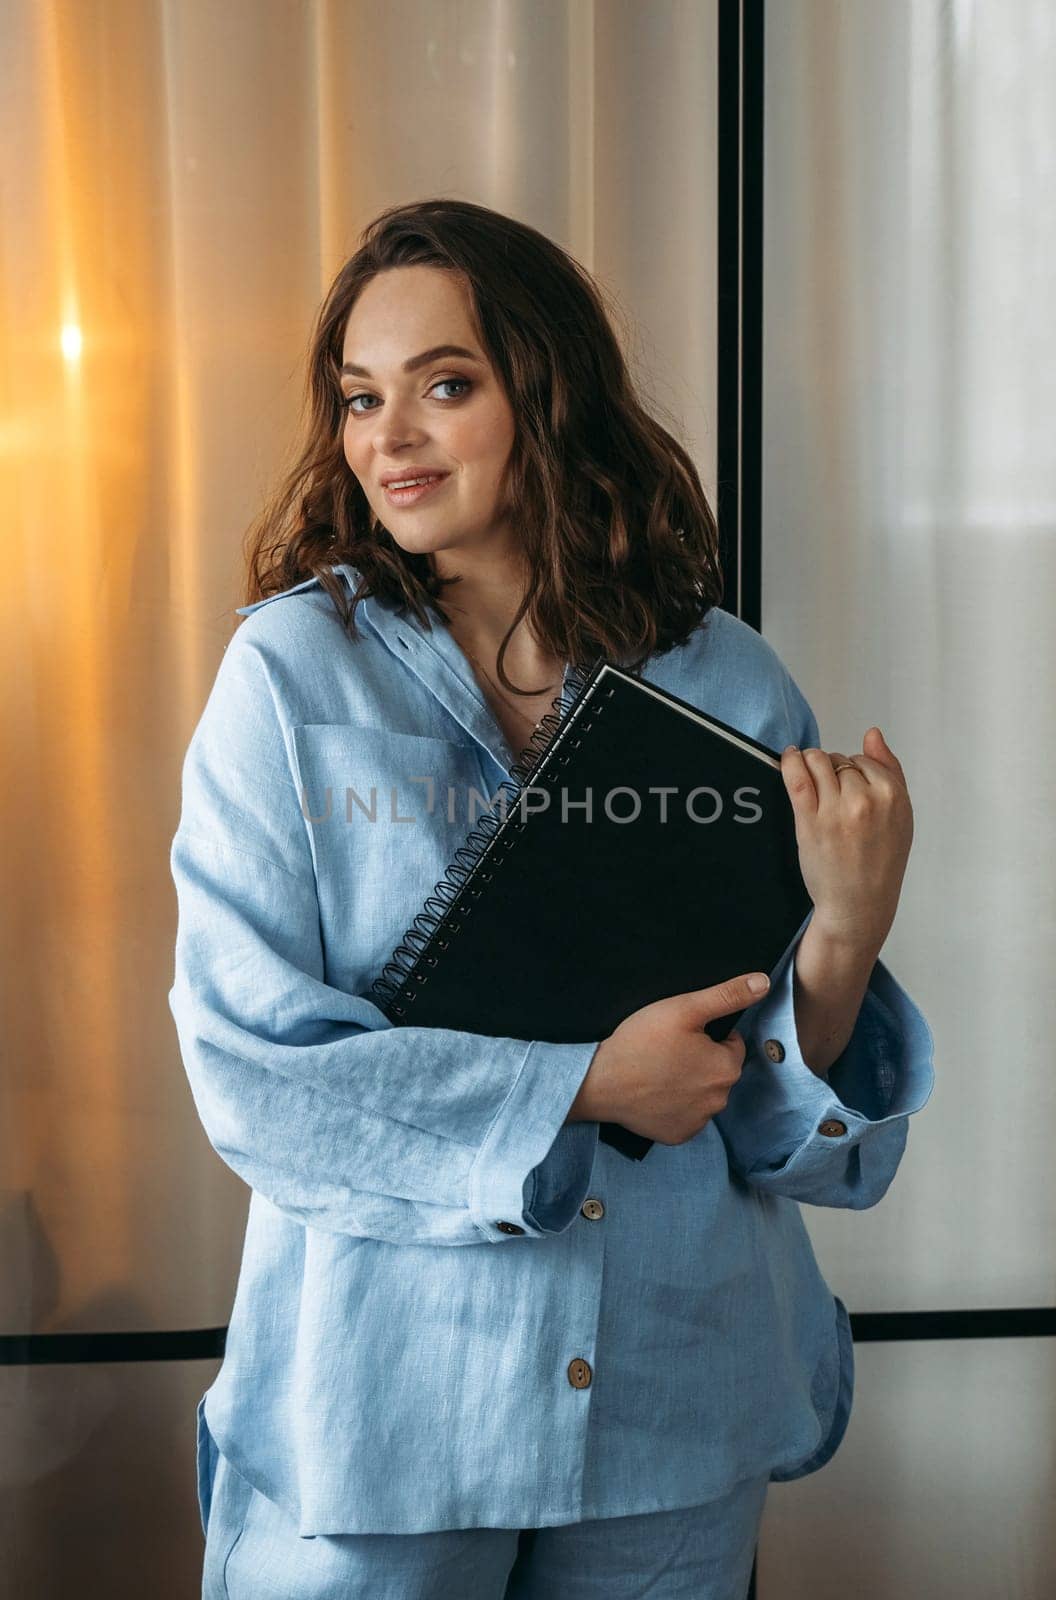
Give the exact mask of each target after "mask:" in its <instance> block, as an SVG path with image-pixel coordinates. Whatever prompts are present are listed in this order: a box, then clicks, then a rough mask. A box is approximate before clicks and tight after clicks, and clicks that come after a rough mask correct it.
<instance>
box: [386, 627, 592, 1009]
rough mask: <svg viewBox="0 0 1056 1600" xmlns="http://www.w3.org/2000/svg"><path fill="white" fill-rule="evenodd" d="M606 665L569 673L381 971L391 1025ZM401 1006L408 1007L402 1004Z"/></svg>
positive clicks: (475, 893) (508, 844)
mask: <svg viewBox="0 0 1056 1600" xmlns="http://www.w3.org/2000/svg"><path fill="white" fill-rule="evenodd" d="M605 661H606V658H605V657H604V656H603V655H602V656H598V657H597V658H596V660H595V661H594V662H593V663H592V664H591V665H590V666H589V667H573V668H572V670H571V671H570V672H569V675H568V682H567V683H564V684H562V686H561V689H560V692H559V693H558V694H557V695H556V696H555V697H554V699H553V700H552V701H551V702H550V710H549V711H548V712H547V713H546V714H545V715H544V716H543V717H542V718H541V719H540V721H539V723H538V725H537V727H536V728H535V729H534V731H533V733H532V736H531V738H530V739H529V741H528V743H527V744H526V745H525V747H524V749H523V750H522V751H521V753H520V755H519V756H518V758H517V760H516V761H515V762H514V764H513V766H511V768H510V773H509V777H507V778H504V779H503V780H502V783H501V784H500V785H499V788H498V791H497V793H496V797H495V799H494V800H493V801H492V804H491V806H490V807H489V809H488V810H487V811H485V812H484V813H483V814H482V815H481V817H480V818H479V820H478V821H477V823H476V825H475V827H474V828H473V830H472V832H471V833H470V834H468V835H467V837H466V838H465V840H464V841H463V842H462V844H460V845H459V847H458V849H457V850H456V851H455V853H454V856H453V857H452V859H451V861H450V862H449V863H448V865H447V867H446V868H445V869H444V874H443V876H442V877H441V878H439V879H438V880H437V882H436V883H435V884H434V885H433V888H432V890H431V891H430V893H429V894H428V895H426V897H425V902H424V904H423V906H422V909H421V910H420V911H419V912H418V915H417V916H416V917H415V919H414V921H413V922H412V923H411V925H410V927H409V928H408V929H407V930H406V932H405V933H404V935H403V937H402V939H401V940H400V942H399V944H398V945H397V946H396V948H395V950H394V951H393V952H392V955H391V957H390V958H389V960H388V961H387V962H386V963H385V965H384V967H383V968H382V969H381V973H380V975H379V976H378V977H377V978H375V980H374V982H373V983H372V984H371V988H370V998H371V999H372V1000H373V1001H374V1003H375V1004H376V1005H378V1006H379V1007H380V1008H381V1010H382V1011H384V1012H385V1014H386V1016H387V1017H388V1018H389V1020H390V1021H393V1020H395V1018H397V1017H402V1016H405V1015H406V1012H407V1008H408V1006H410V1005H412V1004H413V1002H414V999H415V996H416V994H417V993H419V992H420V991H419V990H418V989H417V988H412V987H411V985H412V983H414V984H423V983H426V982H427V981H428V973H426V972H424V971H423V970H422V968H423V967H434V966H435V965H436V962H437V957H436V955H435V954H431V953H430V947H433V948H435V949H439V950H446V949H447V946H448V939H446V938H444V939H441V938H439V937H438V934H439V931H440V930H441V929H443V930H444V932H445V933H447V934H451V933H457V932H458V930H459V928H460V927H461V923H459V922H454V921H452V920H451V914H450V913H451V907H452V906H453V905H454V903H455V900H456V899H457V898H458V897H459V896H460V895H461V894H462V891H463V889H464V887H465V885H466V882H467V880H468V879H469V877H470V876H471V875H472V874H473V873H474V872H476V871H477V870H478V869H479V876H480V878H481V880H482V881H484V882H488V881H490V879H491V876H492V872H493V871H494V868H492V869H490V870H489V871H487V872H485V871H484V870H483V868H482V867H481V866H480V863H481V861H482V860H483V858H484V855H485V853H486V851H487V849H488V846H489V845H490V844H491V842H492V840H493V838H494V836H495V834H496V833H497V831H498V829H499V828H500V827H501V826H502V824H503V822H504V821H505V820H506V818H507V816H508V815H509V812H510V809H511V808H512V806H513V805H514V804H516V802H517V799H518V797H519V796H520V794H521V792H522V790H523V789H524V788H525V787H526V786H527V785H528V783H529V780H530V779H531V776H532V774H533V772H534V771H535V769H536V767H537V766H538V765H539V762H540V761H541V760H542V757H543V756H544V754H545V753H546V751H547V749H548V748H549V745H550V741H551V738H552V736H553V735H554V734H555V733H556V732H557V730H558V728H559V727H561V726H562V724H563V723H564V722H565V721H567V720H568V718H569V717H571V715H572V713H573V712H574V711H575V710H576V708H577V707H578V706H579V705H580V704H581V702H582V700H583V698H584V696H585V695H586V692H587V689H588V688H589V687H590V685H591V684H592V683H593V681H594V679H595V677H596V676H597V674H598V672H599V671H600V669H601V668H602V667H603V666H604V665H605ZM569 689H571V691H572V699H571V700H570V701H569V703H568V707H567V709H566V711H565V712H564V714H562V711H561V705H562V701H563V700H564V699H565V696H566V694H567V693H568V691H569ZM589 726H590V724H589V723H588V724H586V725H585V727H584V732H585V731H586V727H589ZM511 826H512V827H516V828H523V827H524V820H523V818H522V820H521V822H520V823H516V822H514V823H513V824H511ZM512 845H513V836H512V835H511V837H510V838H509V839H507V840H506V841H505V849H506V850H510V849H511V848H512ZM480 892H481V891H480V890H479V889H470V890H469V893H470V895H472V897H473V898H474V899H477V898H478V897H479V895H480ZM399 1001H402V1002H403V1004H398V1003H397V1002H399Z"/></svg>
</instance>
